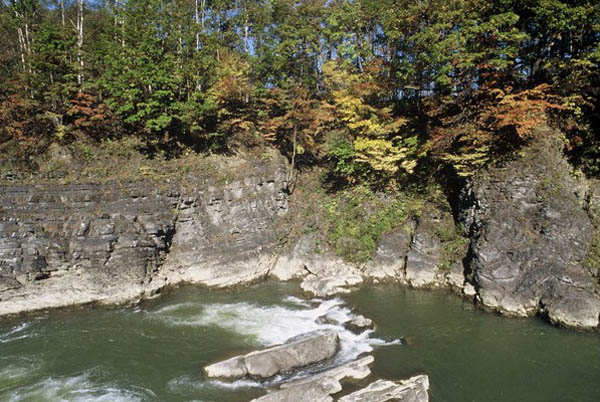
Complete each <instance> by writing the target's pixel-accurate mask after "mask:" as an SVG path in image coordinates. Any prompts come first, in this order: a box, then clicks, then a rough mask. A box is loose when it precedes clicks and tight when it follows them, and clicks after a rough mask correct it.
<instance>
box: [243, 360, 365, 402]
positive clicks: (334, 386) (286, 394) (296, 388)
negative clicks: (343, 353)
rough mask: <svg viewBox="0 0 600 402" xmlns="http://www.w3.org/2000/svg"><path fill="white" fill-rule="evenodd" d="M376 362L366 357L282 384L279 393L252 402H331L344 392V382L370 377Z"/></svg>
mask: <svg viewBox="0 0 600 402" xmlns="http://www.w3.org/2000/svg"><path fill="white" fill-rule="evenodd" d="M374 360H375V359H374V358H373V356H365V357H363V358H361V359H358V360H355V361H353V362H350V363H346V364H343V365H341V366H338V367H335V368H332V369H330V370H327V371H324V372H322V373H319V374H315V375H313V376H310V377H307V378H305V379H302V380H298V381H295V382H291V383H287V384H282V385H281V389H280V390H279V391H275V392H271V393H269V394H267V395H265V396H262V397H260V398H258V399H254V400H253V401H251V402H331V401H333V398H332V397H331V395H332V394H336V393H338V392H340V391H341V390H342V384H341V381H342V380H344V379H347V378H352V379H356V380H360V379H363V378H366V377H368V376H369V375H370V374H371V369H370V368H369V364H371V363H373V361H374Z"/></svg>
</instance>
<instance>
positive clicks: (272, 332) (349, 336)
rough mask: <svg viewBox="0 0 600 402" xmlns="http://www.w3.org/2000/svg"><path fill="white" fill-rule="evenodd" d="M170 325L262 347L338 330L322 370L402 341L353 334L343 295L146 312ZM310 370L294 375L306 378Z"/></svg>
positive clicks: (237, 384) (232, 385) (244, 384)
mask: <svg viewBox="0 0 600 402" xmlns="http://www.w3.org/2000/svg"><path fill="white" fill-rule="evenodd" d="M148 314H149V317H150V318H151V319H157V320H160V321H161V322H163V323H165V324H166V325H169V326H192V327H207V326H217V327H220V328H223V329H226V330H229V331H232V332H235V333H237V334H241V335H245V336H248V337H251V338H252V339H254V340H256V342H257V343H258V344H259V345H260V346H271V345H276V344H281V343H284V342H285V341H287V340H288V339H290V338H293V337H296V336H298V335H302V334H304V333H307V332H311V331H316V330H334V331H336V332H337V333H338V336H339V338H340V351H339V353H338V354H337V355H336V357H335V358H334V359H332V360H331V361H329V362H327V363H326V364H325V365H322V366H320V367H318V369H324V368H327V367H331V366H336V365H339V364H342V363H345V362H348V361H351V360H354V359H356V358H358V357H359V356H360V355H362V354H365V353H369V352H371V351H373V348H374V347H376V346H384V345H397V344H400V340H395V341H392V342H386V341H385V340H383V339H378V338H376V337H373V332H374V331H373V330H372V329H366V330H364V331H362V332H359V333H355V332H352V331H350V330H348V329H347V328H346V327H345V326H344V324H346V323H347V322H349V321H351V320H352V319H353V318H355V317H356V314H354V313H353V312H352V311H351V310H350V309H349V308H348V307H346V306H345V304H344V301H343V300H341V299H339V298H334V299H328V300H321V299H312V300H308V301H307V300H302V299H298V298H296V297H287V298H285V299H284V300H283V303H282V305H269V306H263V305H259V304H255V303H247V302H237V303H211V304H204V305H201V304H195V303H180V304H174V305H170V306H166V307H163V308H161V309H159V310H157V311H155V312H150V313H148ZM308 374H310V372H300V373H296V375H295V377H298V376H299V377H302V376H306V375H308ZM189 380H190V379H189V378H187V377H181V378H178V379H174V380H172V381H173V382H172V383H171V386H173V387H180V386H184V385H185V384H186V383H187V384H189V383H191V381H189ZM283 380H289V377H287V378H284V377H276V378H274V379H271V380H270V381H268V382H256V381H250V380H245V379H244V380H238V381H234V382H221V381H216V380H211V381H208V382H206V383H203V384H204V385H203V386H206V385H208V386H218V387H223V388H228V389H237V388H248V387H259V386H265V385H272V384H273V383H277V382H280V381H283Z"/></svg>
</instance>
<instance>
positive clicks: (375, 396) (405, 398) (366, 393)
mask: <svg viewBox="0 0 600 402" xmlns="http://www.w3.org/2000/svg"><path fill="white" fill-rule="evenodd" d="M428 390H429V377H427V376H426V375H420V376H416V377H412V378H409V379H408V380H404V381H400V382H399V383H397V382H392V381H386V380H378V381H375V382H373V383H371V384H370V385H369V386H368V387H366V388H363V389H361V390H359V391H356V392H353V393H351V394H349V395H346V396H344V397H342V398H340V399H339V402H367V401H368V402H386V401H398V402H428V401H429V394H428V393H427V391H428Z"/></svg>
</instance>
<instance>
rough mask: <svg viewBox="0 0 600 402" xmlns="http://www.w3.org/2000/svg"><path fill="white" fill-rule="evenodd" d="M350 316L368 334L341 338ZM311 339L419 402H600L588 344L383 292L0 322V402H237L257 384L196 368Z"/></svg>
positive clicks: (256, 391)
mask: <svg viewBox="0 0 600 402" xmlns="http://www.w3.org/2000/svg"><path fill="white" fill-rule="evenodd" d="M356 313H361V314H363V315H365V316H367V317H369V318H371V319H373V320H374V321H375V322H376V324H377V327H376V329H375V331H367V332H364V333H362V334H354V333H352V332H350V331H348V330H345V329H344V328H343V326H342V325H341V323H342V322H344V321H346V320H348V318H350V317H352V316H353V315H354V314H356ZM323 316H327V319H326V320H323V319H319V318H320V317H323ZM323 328H334V329H336V330H338V331H339V333H340V338H341V343H342V348H341V351H340V353H339V354H338V356H337V357H336V359H337V361H338V362H341V361H345V360H350V359H352V358H354V357H356V356H358V355H360V354H362V353H367V352H369V351H372V353H373V354H374V356H375V363H374V365H373V367H372V368H373V372H374V374H375V375H376V376H378V377H383V378H386V379H402V378H407V377H410V376H412V375H415V374H418V373H426V374H428V375H429V376H430V383H431V390H430V395H431V401H432V402H470V401H477V402H495V401H498V402H516V401H526V402H536V401H539V402H549V401H560V402H563V401H577V402H588V401H589V402H597V401H600V336H599V335H598V334H588V333H578V332H574V331H569V330H561V329H557V328H554V327H552V326H550V325H548V324H546V323H544V322H542V321H540V320H538V319H508V318H502V317H499V316H497V315H494V314H490V313H486V312H482V311H479V310H478V309H476V308H474V307H473V306H472V305H471V304H469V303H466V302H463V301H462V300H461V299H460V298H458V297H456V296H454V295H450V294H447V293H444V292H426V291H416V290H409V289H404V288H398V287H394V286H383V287H370V288H365V289H362V290H359V291H357V292H354V293H352V294H350V295H347V296H344V297H339V298H334V299H329V300H314V299H313V300H310V299H306V298H303V297H302V294H301V293H300V292H299V290H298V287H297V285H295V284H281V283H275V282H268V283H264V284H261V285H257V286H253V287H250V288H247V289H242V290H237V291H214V290H211V291H209V290H206V289H202V288H197V287H193V286H186V287H182V288H179V289H176V290H173V291H170V292H169V293H168V294H166V295H163V296H162V297H160V298H158V299H154V300H150V301H146V302H144V303H142V304H140V305H139V306H135V307H130V308H113V309H108V308H96V309H92V308H89V307H87V308H81V309H68V310H62V311H51V312H48V313H41V314H37V315H34V316H28V317H25V318H20V319H11V320H6V319H4V320H2V321H0V401H3V402H4V401H6V402H16V401H19V402H21V401H23V402H38V401H39V402H42V401H44V402H58V401H61V402H62V401H69V402H83V401H96V402H98V401H100V402H104V401H106V402H120V401H160V402H182V401H190V402H191V401H203V402H238V401H239V402H243V401H248V400H250V399H252V398H254V397H257V396H259V395H262V394H263V393H264V387H265V385H266V384H260V383H257V382H253V381H238V382H234V383H224V382H219V381H207V380H206V379H205V378H204V377H203V375H202V367H203V366H204V365H206V364H208V363H212V362H215V361H218V360H221V359H224V358H227V357H231V356H233V355H235V354H238V353H243V352H247V351H249V350H252V349H254V348H259V347H263V346H266V345H272V344H277V343H280V342H283V341H285V340H286V339H287V338H289V337H292V336H295V335H298V334H300V333H303V332H306V331H310V330H315V329H323ZM301 374H302V373H301ZM304 374H306V373H304ZM267 385H268V384H267Z"/></svg>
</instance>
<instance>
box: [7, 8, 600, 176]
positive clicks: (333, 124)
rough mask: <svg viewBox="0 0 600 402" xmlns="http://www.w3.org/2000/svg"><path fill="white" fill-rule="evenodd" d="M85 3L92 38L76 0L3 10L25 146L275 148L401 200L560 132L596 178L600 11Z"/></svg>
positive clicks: (10, 84)
mask: <svg viewBox="0 0 600 402" xmlns="http://www.w3.org/2000/svg"><path fill="white" fill-rule="evenodd" d="M84 3H85V4H84V12H83V17H84V19H83V21H84V23H83V32H82V33H83V36H81V37H80V36H79V31H78V29H77V23H74V21H75V20H76V19H77V18H76V16H77V13H78V8H77V7H76V4H75V3H74V2H65V3H64V4H65V6H66V7H65V9H64V12H65V14H64V18H63V14H62V9H61V7H57V6H56V3H55V2H42V1H40V0H11V1H4V2H0V35H2V38H3V39H4V40H3V41H2V43H0V63H1V65H2V69H0V95H1V96H2V99H3V102H5V103H6V102H7V101H9V100H10V99H13V100H14V102H16V103H17V104H16V105H14V107H13V106H10V105H6V104H5V105H4V106H3V107H4V109H5V112H6V111H8V112H7V113H8V114H6V113H5V116H7V115H12V116H15V114H14V113H13V112H11V110H12V111H14V110H16V109H19V108H20V107H21V106H22V104H19V102H20V101H22V100H24V99H27V102H28V103H29V112H31V113H29V112H28V113H26V114H25V115H26V116H27V119H25V118H20V117H19V116H15V117H14V121H6V120H5V123H6V124H7V125H8V126H7V127H9V129H10V130H13V129H14V130H17V131H21V132H23V133H24V136H25V137H26V138H28V139H32V140H34V139H39V140H40V141H41V139H42V138H44V139H46V138H52V139H53V140H54V141H60V142H62V143H65V142H69V141H75V137H76V135H75V132H77V135H80V134H83V135H87V136H90V137H93V138H94V139H96V140H100V139H101V138H104V137H112V136H114V135H115V133H116V132H122V133H121V134H133V135H135V136H138V137H139V138H140V139H141V140H142V142H144V143H145V144H146V148H147V149H148V151H149V152H150V153H151V154H153V153H156V152H162V151H165V152H167V153H169V154H170V155H176V154H181V153H184V152H185V151H186V150H188V149H194V150H202V151H207V152H236V151H237V150H239V149H247V148H251V147H255V146H264V145H265V144H267V143H269V144H272V145H274V146H276V147H277V148H279V149H280V150H281V151H283V152H284V153H285V154H286V155H288V157H289V158H290V160H291V159H292V158H293V157H298V160H297V161H298V162H301V163H299V164H298V166H305V165H307V164H313V165H314V164H321V163H324V162H330V164H331V169H332V170H331V176H332V177H334V178H335V179H336V180H337V181H340V182H345V183H346V184H352V183H358V182H360V181H363V182H368V183H369V184H379V185H382V184H386V183H389V185H390V187H393V186H394V185H395V183H399V182H406V181H407V180H410V179H411V178H412V179H414V178H415V177H418V176H419V175H420V174H422V173H423V170H424V169H427V168H431V167H436V166H448V165H450V166H452V167H453V168H454V169H455V171H456V172H457V174H459V175H461V176H467V175H470V174H473V173H475V172H476V171H477V170H478V169H480V168H481V166H484V165H485V164H486V163H487V162H488V161H490V160H493V159H495V158H497V157H499V156H500V155H502V154H506V153H507V152H513V151H515V150H517V149H518V148H519V147H520V146H522V145H523V144H524V143H526V142H527V141H528V139H529V136H530V134H531V133H533V132H535V130H534V128H535V126H537V125H542V124H546V123H556V122H558V123H557V124H560V126H561V127H560V128H561V129H562V131H564V132H565V134H566V136H567V139H568V145H567V151H568V152H569V155H570V157H571V159H572V160H573V161H574V162H575V163H577V164H579V165H580V166H582V168H583V169H584V171H585V172H586V173H588V174H598V173H599V168H598V166H600V163H599V162H600V135H599V131H598V130H599V127H600V112H599V110H600V108H599V104H600V103H599V99H600V91H598V88H600V68H599V66H600V49H599V42H600V36H599V35H598V32H600V4H599V3H598V2H597V1H593V0H574V1H566V0H527V1H517V0H501V1H487V0H435V1H413V0H336V1H328V0H306V1H293V0H237V1H225V0H214V1H191V0H185V1H174V0H123V1H116V2H96V1H93V2H92V1H90V0H87V1H85V2H84ZM72 21H73V23H72ZM79 81H82V82H79ZM80 93H83V94H86V95H89V96H90V97H92V98H93V99H94V101H91V103H89V102H88V101H85V100H82V99H80V98H78V96H79V95H78V94H80ZM13 95H18V98H13V97H12V96H13ZM85 102H88V103H89V105H85V104H84V103H85ZM88 109H90V110H88ZM99 116H104V117H102V118H99ZM97 117H98V118H97ZM24 120H27V123H26V124H22V123H23V121H24ZM40 127H42V128H43V129H42V130H40V133H41V134H40V135H36V134H35V132H34V131H35V129H36V128H40ZM14 130H13V131H14ZM28 130H31V132H29V131H28ZM48 130H50V131H51V133H50V135H47V134H48V133H47V131H48ZM328 131H336V132H342V133H343V135H342V136H341V137H343V142H339V143H332V142H329V143H328V141H327V140H326V137H327V135H326V134H327V132H328ZM13 140H14V138H13Z"/></svg>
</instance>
